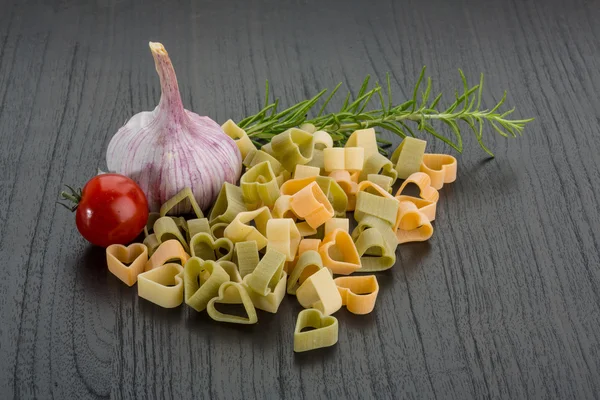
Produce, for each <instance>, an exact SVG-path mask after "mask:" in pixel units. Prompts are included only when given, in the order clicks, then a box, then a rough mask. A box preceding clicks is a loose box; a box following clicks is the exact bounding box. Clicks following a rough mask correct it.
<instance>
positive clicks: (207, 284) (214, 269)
mask: <svg viewBox="0 0 600 400" xmlns="http://www.w3.org/2000/svg"><path fill="white" fill-rule="evenodd" d="M183 278H184V287H185V304H187V305H188V306H190V307H192V308H193V309H194V310H196V311H198V312H200V311H202V310H204V309H205V308H206V306H207V304H208V302H209V301H210V299H212V298H213V297H216V296H217V295H218V292H219V287H220V286H221V284H223V283H225V282H228V281H229V275H228V274H227V272H225V270H224V269H223V268H222V267H221V265H219V264H218V263H216V262H214V261H204V260H202V259H200V258H198V257H192V258H190V259H189V260H188V261H187V262H186V263H185V267H184V268H183Z"/></svg>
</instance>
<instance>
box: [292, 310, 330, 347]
mask: <svg viewBox="0 0 600 400" xmlns="http://www.w3.org/2000/svg"><path fill="white" fill-rule="evenodd" d="M308 327H311V328H314V329H313V330H310V331H305V332H302V329H304V328H308ZM337 341H338V320H337V318H335V317H334V316H331V315H328V316H324V315H323V313H322V312H321V311H319V310H317V309H314V308H309V309H306V310H302V311H300V313H299V314H298V319H297V321H296V328H295V329H294V351H295V352H303V351H308V350H314V349H319V348H322V347H329V346H333V345H334V344H336V343H337Z"/></svg>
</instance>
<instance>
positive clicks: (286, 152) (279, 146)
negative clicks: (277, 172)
mask: <svg viewBox="0 0 600 400" xmlns="http://www.w3.org/2000/svg"><path fill="white" fill-rule="evenodd" d="M271 148H272V151H273V153H271V155H272V156H273V157H275V158H277V159H278V160H279V162H281V164H282V165H283V167H284V168H285V169H287V170H288V171H289V172H290V173H293V172H294V169H295V168H296V165H298V164H306V163H308V162H309V161H310V160H311V159H312V153H313V135H312V134H310V133H308V132H306V131H303V130H301V129H298V128H291V129H288V130H287V131H285V132H282V133H280V134H278V135H275V136H273V138H272V139H271ZM263 150H264V149H263Z"/></svg>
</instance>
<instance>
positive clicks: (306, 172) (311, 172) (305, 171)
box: [294, 164, 321, 179]
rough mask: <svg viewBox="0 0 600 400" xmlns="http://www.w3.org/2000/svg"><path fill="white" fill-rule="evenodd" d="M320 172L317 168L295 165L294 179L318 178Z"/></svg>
mask: <svg viewBox="0 0 600 400" xmlns="http://www.w3.org/2000/svg"><path fill="white" fill-rule="evenodd" d="M320 172H321V170H320V169H319V168H318V167H311V166H310V165H301V164H298V165H296V170H295V171H294V179H302V178H309V177H311V176H319V174H320Z"/></svg>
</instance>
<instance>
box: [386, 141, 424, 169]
mask: <svg viewBox="0 0 600 400" xmlns="http://www.w3.org/2000/svg"><path fill="white" fill-rule="evenodd" d="M426 146H427V142H426V141H424V140H421V139H416V138H413V137H410V136H408V137H405V138H404V139H403V140H402V143H400V146H398V148H397V149H396V150H395V151H394V153H393V154H392V163H394V164H396V171H398V178H400V179H406V178H408V177H409V176H410V175H411V174H413V173H415V172H418V171H419V170H420V169H421V162H422V161H423V154H425V147H426Z"/></svg>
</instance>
